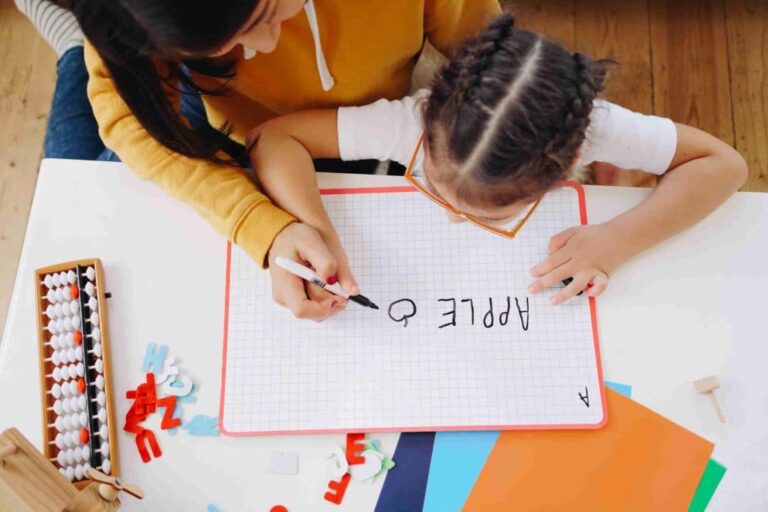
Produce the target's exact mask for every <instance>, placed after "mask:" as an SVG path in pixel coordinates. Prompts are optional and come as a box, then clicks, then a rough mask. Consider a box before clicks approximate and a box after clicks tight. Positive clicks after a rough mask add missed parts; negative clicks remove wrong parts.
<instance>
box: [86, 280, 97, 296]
mask: <svg viewBox="0 0 768 512" xmlns="http://www.w3.org/2000/svg"><path fill="white" fill-rule="evenodd" d="M95 291H96V287H95V286H93V283H91V282H90V281H89V282H87V283H85V293H87V294H88V295H89V296H93V294H94V292H95Z"/></svg>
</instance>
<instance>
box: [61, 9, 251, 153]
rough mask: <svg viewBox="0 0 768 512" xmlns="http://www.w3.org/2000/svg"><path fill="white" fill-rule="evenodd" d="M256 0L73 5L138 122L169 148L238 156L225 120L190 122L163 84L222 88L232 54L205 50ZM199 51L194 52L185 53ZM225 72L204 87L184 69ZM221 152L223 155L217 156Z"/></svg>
mask: <svg viewBox="0 0 768 512" xmlns="http://www.w3.org/2000/svg"><path fill="white" fill-rule="evenodd" d="M260 1H261V0H217V1H216V2H210V1H204V0H73V1H72V2H71V3H72V10H73V12H74V13H75V16H76V17H77V19H78V21H79V22H80V25H81V27H82V29H83V32H84V33H85V35H86V37H87V38H88V40H89V41H90V42H91V44H93V46H94V47H95V48H96V51H97V52H98V53H99V55H100V56H101V58H102V60H103V61H104V64H105V65H106V67H107V70H108V71H109V73H110V74H111V76H112V79H113V81H114V83H115V86H116V88H117V91H118V92H119V93H120V96H121V97H122V98H123V100H124V101H125V102H126V104H127V105H128V108H129V109H130V110H131V112H132V113H133V115H134V116H136V118H137V119H138V120H139V122H140V123H141V125H142V126H143V127H144V129H146V130H147V132H149V134H150V135H151V136H152V137H154V138H155V139H156V140H157V141H159V142H160V143H161V144H163V145H164V146H166V147H167V148H168V149H170V150H171V151H173V152H176V153H180V154H182V155H185V156H188V157H191V158H199V159H206V160H209V161H213V162H227V163H241V162H242V161H243V158H244V156H245V155H243V154H242V153H243V151H242V148H239V150H238V145H237V144H234V143H233V142H232V141H231V140H230V139H229V137H228V136H227V135H228V133H227V132H228V129H227V127H226V126H223V127H220V129H219V130H202V131H197V130H194V129H192V128H190V127H189V126H188V125H187V124H186V123H185V122H184V121H183V120H182V117H181V116H180V115H179V113H178V111H177V109H176V108H175V107H174V105H172V104H171V102H170V101H169V100H168V97H167V96H166V93H165V90H164V89H165V88H167V87H171V88H174V89H179V88H181V89H183V90H184V92H183V93H184V94H197V95H202V94H210V95H215V94H220V93H221V92H222V90H223V89H224V87H225V86H226V83H227V81H228V80H230V79H231V78H232V77H234V74H235V61H234V60H232V59H227V58H226V57H223V58H215V59H213V58H205V57H204V56H205V55H207V54H209V53H212V52H215V51H216V50H218V49H219V48H221V47H223V46H224V45H225V44H226V43H227V42H228V41H230V40H231V39H232V38H233V37H234V36H235V35H236V34H237V32H238V31H239V30H240V29H241V28H242V27H243V26H244V25H245V23H246V22H247V21H248V20H249V19H250V18H251V16H252V15H253V13H254V10H255V9H256V7H257V6H258V5H259V2H260ZM196 55H199V56H200V57H199V58H195V57H192V58H190V57H189V56H196ZM184 66H186V67H187V68H188V69H190V70H192V71H195V72H197V73H200V74H203V75H207V76H210V77H214V78H218V79H223V84H224V85H222V86H221V87H218V88H216V89H206V88H204V87H201V86H200V85H198V84H196V83H195V82H194V81H193V80H192V79H191V78H190V77H189V75H188V74H187V73H186V72H184ZM222 152H224V153H226V154H228V155H229V158H227V157H225V156H222Z"/></svg>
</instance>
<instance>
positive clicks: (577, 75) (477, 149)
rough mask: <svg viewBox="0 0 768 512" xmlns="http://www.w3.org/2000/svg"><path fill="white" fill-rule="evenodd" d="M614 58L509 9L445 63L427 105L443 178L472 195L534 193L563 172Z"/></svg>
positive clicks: (480, 199) (499, 200) (506, 197)
mask: <svg viewBox="0 0 768 512" xmlns="http://www.w3.org/2000/svg"><path fill="white" fill-rule="evenodd" d="M609 62H610V61H604V60H600V61H593V60H592V59H590V58H589V57H587V56H585V55H582V54H580V53H576V54H571V53H570V52H568V51H567V50H566V49H565V48H564V47H563V46H561V45H559V44H557V43H555V42H553V41H550V40H548V39H543V38H541V37H540V36H538V35H537V34H534V33H533V32H528V31H525V30H515V29H514V20H513V18H512V17H510V16H506V15H505V16H501V17H499V18H498V19H497V20H496V21H494V22H493V24H492V25H491V26H490V27H488V29H486V30H485V31H484V32H483V33H482V34H481V35H480V36H479V37H477V38H476V39H474V40H471V41H469V42H468V43H466V44H465V45H464V46H463V47H462V48H461V49H460V50H459V51H458V53H457V54H456V56H455V58H453V59H452V60H451V62H450V63H448V64H447V65H446V66H444V67H443V69H442V70H441V71H440V73H439V74H438V76H437V77H436V78H435V80H434V82H433V84H432V92H431V94H430V97H429V100H428V101H427V103H426V105H425V108H424V121H425V126H426V129H425V135H426V145H427V148H428V150H429V152H430V155H431V156H432V160H433V161H434V162H436V163H437V167H438V169H437V171H436V176H434V179H436V180H438V181H440V182H445V183H449V184H450V185H451V186H452V188H453V189H454V190H455V191H456V193H457V196H458V197H459V198H460V199H461V200H462V201H465V202H467V203H473V204H477V203H481V204H488V205H493V206H504V205H509V204H512V203H514V202H516V201H520V200H530V199H533V198H535V197H538V196H539V195H541V194H542V193H544V192H545V191H546V190H548V189H549V188H550V187H551V186H552V185H553V184H554V183H555V182H556V181H558V180H561V179H564V178H566V177H567V175H568V171H569V169H570V167H571V166H572V164H573V162H574V160H575V158H576V156H577V154H578V151H579V148H580V147H581V145H582V143H583V142H584V138H585V135H586V131H587V127H588V126H589V116H590V113H591V112H592V105H593V103H594V100H595V98H596V97H597V95H598V94H599V93H600V92H601V91H602V90H603V81H604V79H605V74H606V67H607V64H608V63H609Z"/></svg>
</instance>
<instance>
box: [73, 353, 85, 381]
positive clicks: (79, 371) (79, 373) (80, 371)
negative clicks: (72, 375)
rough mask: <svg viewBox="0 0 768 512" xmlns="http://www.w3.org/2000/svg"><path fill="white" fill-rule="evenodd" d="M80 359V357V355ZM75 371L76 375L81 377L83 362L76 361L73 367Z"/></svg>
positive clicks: (83, 371)
mask: <svg viewBox="0 0 768 512" xmlns="http://www.w3.org/2000/svg"><path fill="white" fill-rule="evenodd" d="M81 359H82V357H81ZM75 371H76V372H77V376H78V377H82V376H84V375H85V365H84V364H83V363H77V366H76V367H75Z"/></svg>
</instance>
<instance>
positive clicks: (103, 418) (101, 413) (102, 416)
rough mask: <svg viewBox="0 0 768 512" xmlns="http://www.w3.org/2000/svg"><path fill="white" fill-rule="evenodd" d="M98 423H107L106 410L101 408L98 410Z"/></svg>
mask: <svg viewBox="0 0 768 512" xmlns="http://www.w3.org/2000/svg"><path fill="white" fill-rule="evenodd" d="M97 416H98V418H99V421H103V422H106V421H107V410H106V409H105V408H103V407H100V408H99V414H97Z"/></svg>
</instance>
